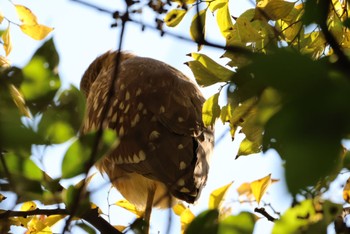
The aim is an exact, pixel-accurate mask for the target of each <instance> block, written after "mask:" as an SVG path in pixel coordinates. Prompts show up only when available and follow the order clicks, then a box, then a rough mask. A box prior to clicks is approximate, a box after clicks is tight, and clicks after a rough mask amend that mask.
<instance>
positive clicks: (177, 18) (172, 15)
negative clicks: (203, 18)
mask: <svg viewBox="0 0 350 234" xmlns="http://www.w3.org/2000/svg"><path fill="white" fill-rule="evenodd" d="M186 13H187V11H186V10H184V9H172V10H171V11H169V12H168V13H167V14H166V15H165V17H164V22H165V24H166V25H167V26H168V27H175V26H176V25H178V24H179V23H180V22H181V20H182V19H183V17H184V16H185V14H186Z"/></svg>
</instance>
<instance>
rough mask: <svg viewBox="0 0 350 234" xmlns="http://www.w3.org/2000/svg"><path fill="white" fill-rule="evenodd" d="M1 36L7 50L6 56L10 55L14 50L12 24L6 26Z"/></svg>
mask: <svg viewBox="0 0 350 234" xmlns="http://www.w3.org/2000/svg"><path fill="white" fill-rule="evenodd" d="M1 38H2V40H3V42H4V44H3V47H4V50H5V54H6V56H8V55H9V54H10V53H11V50H12V40H11V35H10V25H9V26H8V27H7V28H6V30H5V31H4V33H3V34H2V35H1Z"/></svg>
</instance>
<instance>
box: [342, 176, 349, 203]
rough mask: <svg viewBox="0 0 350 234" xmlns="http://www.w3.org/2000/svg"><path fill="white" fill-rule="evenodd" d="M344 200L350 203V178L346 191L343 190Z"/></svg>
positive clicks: (345, 187)
mask: <svg viewBox="0 0 350 234" xmlns="http://www.w3.org/2000/svg"><path fill="white" fill-rule="evenodd" d="M343 199H344V201H346V202H347V203H350V177H349V179H348V180H347V181H346V184H345V186H344V189H343Z"/></svg>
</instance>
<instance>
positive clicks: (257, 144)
mask: <svg viewBox="0 0 350 234" xmlns="http://www.w3.org/2000/svg"><path fill="white" fill-rule="evenodd" d="M260 136H261V137H260V139H259V140H256V141H250V140H249V139H247V138H245V139H244V140H243V141H242V142H241V144H240V145H239V149H238V153H237V157H239V156H243V155H251V154H256V153H260V152H261V150H262V146H261V144H262V133H261V134H260Z"/></svg>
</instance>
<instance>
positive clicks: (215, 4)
mask: <svg viewBox="0 0 350 234" xmlns="http://www.w3.org/2000/svg"><path fill="white" fill-rule="evenodd" d="M227 2H228V0H214V1H208V2H207V3H208V7H209V9H210V10H211V12H213V13H214V12H215V11H216V10H217V9H219V8H221V7H224V6H225V4H226V3H227Z"/></svg>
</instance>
